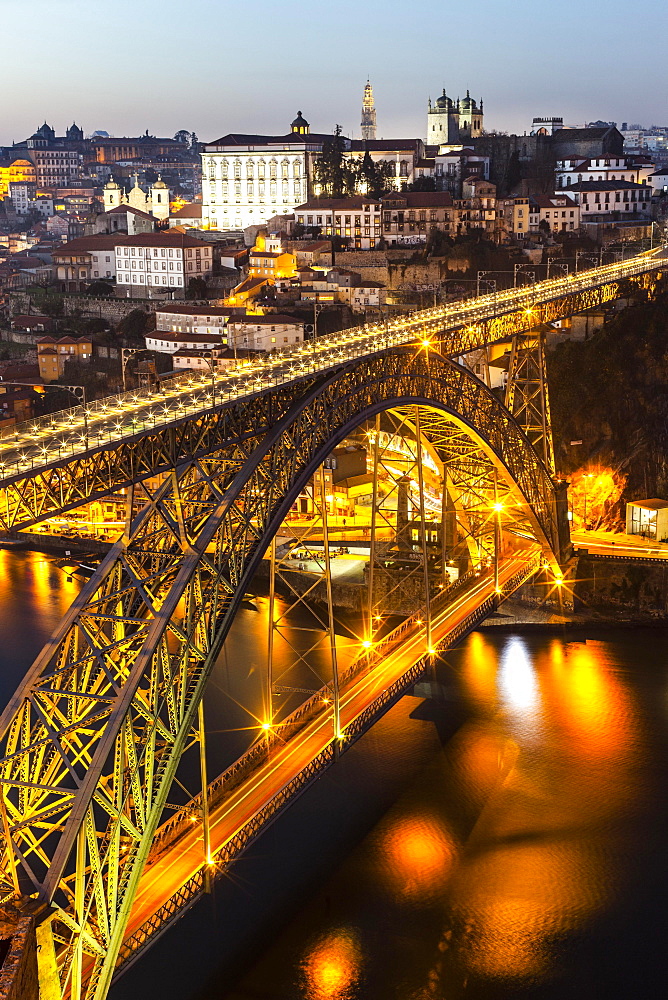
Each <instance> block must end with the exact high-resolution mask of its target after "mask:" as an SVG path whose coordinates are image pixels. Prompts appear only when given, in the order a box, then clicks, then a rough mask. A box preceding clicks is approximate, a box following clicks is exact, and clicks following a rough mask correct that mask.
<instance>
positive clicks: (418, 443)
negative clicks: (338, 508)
mask: <svg viewBox="0 0 668 1000" xmlns="http://www.w3.org/2000/svg"><path fill="white" fill-rule="evenodd" d="M415 450H416V461H417V471H418V491H419V495H420V540H421V548H422V572H423V579H424V607H425V623H426V626H427V649H431V600H430V594H429V560H428V558H427V520H426V517H425V507H424V469H423V468H422V435H421V433H420V407H419V406H416V407H415ZM398 519H399V512H398V511H397V521H398Z"/></svg>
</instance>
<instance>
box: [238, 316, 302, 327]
mask: <svg viewBox="0 0 668 1000" xmlns="http://www.w3.org/2000/svg"><path fill="white" fill-rule="evenodd" d="M284 324H286V325H288V326H302V325H303V320H300V319H295V317H294V316H282V315H281V314H280V313H269V314H268V315H267V316H235V317H234V319H231V320H230V325H234V326H282V325H284Z"/></svg>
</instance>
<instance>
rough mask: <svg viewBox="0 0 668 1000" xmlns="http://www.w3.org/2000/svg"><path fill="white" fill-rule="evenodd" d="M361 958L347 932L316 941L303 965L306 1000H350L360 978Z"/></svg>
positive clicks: (331, 933) (338, 931) (336, 932)
mask: <svg viewBox="0 0 668 1000" xmlns="http://www.w3.org/2000/svg"><path fill="white" fill-rule="evenodd" d="M361 956H362V952H361V948H360V944H359V941H358V939H357V936H356V934H355V933H354V932H353V931H352V930H351V929H350V928H342V929H338V930H333V931H331V932H330V933H328V934H326V935H324V936H323V937H321V938H319V939H318V941H316V943H315V944H314V945H313V947H312V948H311V950H310V951H309V952H308V954H307V955H306V956H305V958H304V960H303V962H302V974H303V978H304V986H305V993H304V996H305V998H306V1000H351V998H352V997H353V996H355V995H356V992H355V987H356V985H357V983H358V981H359V978H360V972H361Z"/></svg>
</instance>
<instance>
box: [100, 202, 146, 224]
mask: <svg viewBox="0 0 668 1000" xmlns="http://www.w3.org/2000/svg"><path fill="white" fill-rule="evenodd" d="M105 215H138V216H139V217H140V218H141V219H150V221H151V222H155V216H154V215H149V214H148V212H142V211H141V209H139V208H132V206H131V205H117V206H116V208H110V209H109V211H108V212H105Z"/></svg>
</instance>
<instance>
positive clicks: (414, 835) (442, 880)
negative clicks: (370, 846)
mask: <svg viewBox="0 0 668 1000" xmlns="http://www.w3.org/2000/svg"><path fill="white" fill-rule="evenodd" d="M380 850H381V853H382V855H383V861H384V864H385V865H386V872H387V873H388V874H389V877H390V879H391V881H392V884H393V886H394V888H395V891H396V892H398V894H399V895H400V896H401V897H403V898H404V899H406V900H410V901H411V902H420V903H422V904H424V905H429V904H430V903H431V902H432V901H433V899H434V897H435V896H438V895H439V894H440V893H441V892H442V891H443V889H444V888H445V884H446V881H447V878H448V876H449V874H450V870H451V868H452V865H453V861H454V859H455V855H456V848H455V844H454V842H453V840H452V838H451V837H450V836H448V834H447V832H446V831H445V829H444V828H443V826H442V825H440V824H439V823H438V822H437V821H436V820H433V819H431V818H430V817H424V816H419V815H418V816H406V817H402V818H401V819H399V820H397V821H396V822H395V823H394V824H393V825H392V826H391V827H390V829H389V830H388V831H387V834H386V836H385V837H384V839H383V841H382V843H381V845H380Z"/></svg>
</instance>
